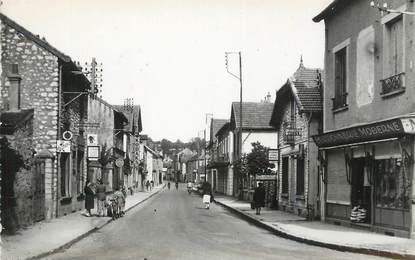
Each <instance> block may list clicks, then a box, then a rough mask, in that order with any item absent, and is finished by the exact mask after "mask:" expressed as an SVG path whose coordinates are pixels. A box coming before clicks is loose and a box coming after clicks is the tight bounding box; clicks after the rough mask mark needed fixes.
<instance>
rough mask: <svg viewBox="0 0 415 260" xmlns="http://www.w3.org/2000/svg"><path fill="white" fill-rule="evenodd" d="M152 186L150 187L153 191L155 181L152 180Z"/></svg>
mask: <svg viewBox="0 0 415 260" xmlns="http://www.w3.org/2000/svg"><path fill="white" fill-rule="evenodd" d="M150 184H151V186H150V190H152V189H153V188H154V181H153V180H151V182H150Z"/></svg>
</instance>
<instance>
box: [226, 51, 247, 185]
mask: <svg viewBox="0 0 415 260" xmlns="http://www.w3.org/2000/svg"><path fill="white" fill-rule="evenodd" d="M231 54H238V55H239V76H237V75H235V74H233V73H232V72H231V71H230V70H229V66H228V56H229V55H231ZM225 65H226V71H227V72H228V73H229V74H230V75H232V76H233V77H235V78H236V79H238V80H239V85H240V89H239V145H238V149H239V158H238V159H239V160H241V159H242V125H243V123H242V53H241V52H240V51H239V52H225ZM239 175H240V174H239ZM238 187H239V185H238ZM241 192H242V191H241Z"/></svg>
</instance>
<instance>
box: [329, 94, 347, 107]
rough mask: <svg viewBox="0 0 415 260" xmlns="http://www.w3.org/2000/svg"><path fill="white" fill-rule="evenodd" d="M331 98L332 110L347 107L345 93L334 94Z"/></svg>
mask: <svg viewBox="0 0 415 260" xmlns="http://www.w3.org/2000/svg"><path fill="white" fill-rule="evenodd" d="M331 100H332V101H333V110H337V109H340V108H344V107H347V93H343V94H341V95H336V96H335V97H334V98H332V99H331Z"/></svg>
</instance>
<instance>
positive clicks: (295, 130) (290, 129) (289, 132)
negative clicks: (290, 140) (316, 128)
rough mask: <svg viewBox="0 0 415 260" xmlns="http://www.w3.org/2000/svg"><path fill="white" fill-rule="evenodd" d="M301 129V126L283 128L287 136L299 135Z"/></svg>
mask: <svg viewBox="0 0 415 260" xmlns="http://www.w3.org/2000/svg"><path fill="white" fill-rule="evenodd" d="M302 131H303V130H302V129H301V128H297V127H287V128H285V134H286V135H289V136H301V133H302Z"/></svg>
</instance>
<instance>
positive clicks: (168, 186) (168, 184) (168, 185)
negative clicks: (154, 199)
mask: <svg viewBox="0 0 415 260" xmlns="http://www.w3.org/2000/svg"><path fill="white" fill-rule="evenodd" d="M167 188H169V190H170V182H168V183H167Z"/></svg>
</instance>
